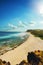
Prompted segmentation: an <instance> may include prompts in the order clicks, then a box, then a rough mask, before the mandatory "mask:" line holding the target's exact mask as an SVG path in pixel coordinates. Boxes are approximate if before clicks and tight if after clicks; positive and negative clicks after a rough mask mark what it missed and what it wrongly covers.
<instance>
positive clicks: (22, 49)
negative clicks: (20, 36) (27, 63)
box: [0, 34, 43, 65]
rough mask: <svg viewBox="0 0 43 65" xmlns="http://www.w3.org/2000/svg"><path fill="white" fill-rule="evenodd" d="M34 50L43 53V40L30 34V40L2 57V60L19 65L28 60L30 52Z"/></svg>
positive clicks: (12, 64)
mask: <svg viewBox="0 0 43 65" xmlns="http://www.w3.org/2000/svg"><path fill="white" fill-rule="evenodd" d="M34 50H41V51H43V40H41V39H40V38H39V37H35V36H34V35H32V34H30V36H29V38H28V39H27V40H26V41H25V42H24V43H23V44H21V45H20V46H18V47H17V48H15V49H14V50H11V51H8V52H7V53H5V54H3V55H1V56H0V59H2V60H5V61H9V62H10V63H11V65H16V64H19V63H20V62H21V61H22V60H27V58H26V57H27V54H28V52H31V51H34Z"/></svg>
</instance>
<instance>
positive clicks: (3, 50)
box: [0, 32, 29, 56]
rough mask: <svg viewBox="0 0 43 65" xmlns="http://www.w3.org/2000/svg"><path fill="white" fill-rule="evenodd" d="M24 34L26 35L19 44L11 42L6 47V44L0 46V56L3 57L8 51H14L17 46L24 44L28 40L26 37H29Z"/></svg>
mask: <svg viewBox="0 0 43 65" xmlns="http://www.w3.org/2000/svg"><path fill="white" fill-rule="evenodd" d="M22 34H23V33H22ZM25 34H26V35H25V36H24V38H23V40H22V39H21V40H22V42H20V43H13V41H12V44H9V45H6V43H5V44H3V45H2V46H0V56H1V55H3V54H5V53H6V52H8V51H11V50H14V49H15V48H17V47H18V46H20V45H21V44H22V43H24V42H25V41H26V40H27V39H28V37H29V36H27V35H28V33H27V32H26V33H25ZM21 38H22V37H21Z"/></svg>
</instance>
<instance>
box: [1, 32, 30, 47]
mask: <svg viewBox="0 0 43 65" xmlns="http://www.w3.org/2000/svg"><path fill="white" fill-rule="evenodd" d="M28 36H29V35H28V34H27V33H26V32H5V31H0V46H10V47H13V46H15V45H20V44H21V43H23V42H24V41H25V40H26V39H27V38H28Z"/></svg>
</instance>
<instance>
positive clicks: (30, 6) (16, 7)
mask: <svg viewBox="0 0 43 65" xmlns="http://www.w3.org/2000/svg"><path fill="white" fill-rule="evenodd" d="M27 29H43V0H0V30H5V31H25V30H27Z"/></svg>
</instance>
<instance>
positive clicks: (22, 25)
mask: <svg viewBox="0 0 43 65" xmlns="http://www.w3.org/2000/svg"><path fill="white" fill-rule="evenodd" d="M18 26H19V27H25V26H26V25H25V24H24V23H23V22H22V21H19V25H18Z"/></svg>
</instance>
